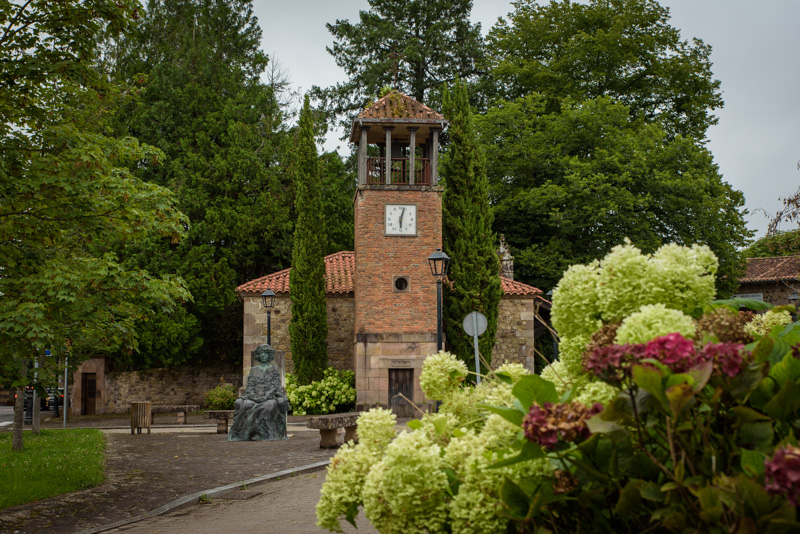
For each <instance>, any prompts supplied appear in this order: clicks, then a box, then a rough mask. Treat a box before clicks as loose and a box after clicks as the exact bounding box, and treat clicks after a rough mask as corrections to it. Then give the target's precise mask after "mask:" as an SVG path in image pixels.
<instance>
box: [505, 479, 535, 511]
mask: <svg viewBox="0 0 800 534" xmlns="http://www.w3.org/2000/svg"><path fill="white" fill-rule="evenodd" d="M500 499H501V500H502V501H503V503H505V505H506V506H508V508H509V512H510V513H511V516H512V517H516V518H518V519H524V518H525V517H526V516H527V515H528V510H529V509H530V505H531V500H530V497H528V495H526V494H525V492H524V491H522V488H520V487H519V486H518V485H517V484H515V483H514V481H513V480H511V479H510V478H508V477H506V478H505V480H504V481H503V485H502V486H501V487H500Z"/></svg>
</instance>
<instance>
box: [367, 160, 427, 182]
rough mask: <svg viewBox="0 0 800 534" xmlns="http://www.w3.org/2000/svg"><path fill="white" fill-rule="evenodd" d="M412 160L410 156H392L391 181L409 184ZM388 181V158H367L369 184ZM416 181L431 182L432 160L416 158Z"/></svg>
mask: <svg viewBox="0 0 800 534" xmlns="http://www.w3.org/2000/svg"><path fill="white" fill-rule="evenodd" d="M410 167H411V161H410V160H409V159H408V158H392V168H391V175H390V183H392V184H408V183H409V177H408V174H409V173H408V171H409V169H410ZM385 183H386V158H367V184H385ZM414 183H415V184H419V185H430V184H431V160H430V159H428V158H414Z"/></svg>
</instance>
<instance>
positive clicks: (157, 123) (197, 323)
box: [109, 0, 294, 368]
mask: <svg viewBox="0 0 800 534" xmlns="http://www.w3.org/2000/svg"><path fill="white" fill-rule="evenodd" d="M261 38H262V33H261V29H260V28H259V26H258V21H257V20H256V18H255V17H254V16H253V13H252V5H251V2H250V1H249V0H231V1H228V2H221V1H218V0H151V1H150V2H149V4H148V7H147V11H146V12H145V13H144V16H143V17H142V19H141V22H140V25H139V27H138V31H137V34H136V37H135V39H132V40H130V39H129V40H124V41H122V42H120V43H118V46H111V47H109V49H110V50H111V51H112V52H110V53H109V55H110V56H112V57H114V55H115V52H114V51H115V50H117V49H120V50H122V52H121V53H119V54H117V55H118V59H117V60H116V61H115V62H114V65H115V68H116V69H117V70H116V74H117V75H118V76H119V77H121V78H123V79H133V80H137V79H139V78H140V75H139V74H140V73H142V75H143V76H141V77H142V78H144V79H146V80H147V83H146V85H145V86H144V88H143V89H142V91H141V93H140V95H139V98H138V101H137V103H136V105H135V106H132V107H131V108H130V109H129V110H128V111H127V113H126V114H125V116H124V117H123V120H121V121H120V127H121V128H123V129H124V130H125V131H130V132H131V133H132V134H133V135H136V136H137V137H138V138H139V139H141V140H143V141H144V142H148V143H151V144H153V145H155V146H157V147H159V148H160V149H161V150H163V151H164V153H165V154H166V156H167V160H166V164H165V165H164V166H162V167H160V168H156V169H149V168H144V169H138V170H137V173H138V175H139V176H141V177H142V178H144V179H146V180H148V181H150V182H153V183H156V184H160V185H163V186H166V187H168V188H170V189H172V190H173V191H174V192H175V194H176V195H177V197H178V199H179V205H180V208H181V210H182V211H183V212H184V213H186V215H187V216H188V217H189V220H190V223H189V225H188V238H187V239H186V240H184V241H183V242H181V243H179V244H177V245H172V244H170V243H167V242H165V241H164V240H153V241H152V242H151V243H150V244H149V245H148V246H147V247H142V248H138V249H134V250H131V249H129V250H128V251H127V254H128V255H127V257H128V261H129V262H130V263H131V264H133V265H139V266H143V267H146V268H148V269H151V270H153V271H155V272H160V273H169V272H174V273H179V274H180V275H181V276H182V277H183V278H184V279H185V280H186V282H187V284H188V286H189V288H190V290H191V292H192V294H193V295H194V297H195V298H194V301H193V302H191V303H187V305H186V306H185V307H184V308H183V309H182V310H180V312H179V313H176V314H173V315H172V316H170V317H156V318H152V319H151V320H150V321H147V322H143V323H141V324H140V325H139V327H138V328H139V330H140V333H141V337H142V341H143V343H142V346H141V347H140V351H139V353H136V354H133V355H131V356H130V357H129V358H128V359H127V360H126V361H127V363H128V365H129V366H131V367H139V368H142V367H144V368H146V367H152V366H165V365H175V364H179V363H182V362H183V361H186V360H187V359H188V358H190V357H191V358H194V359H195V360H198V359H199V360H204V361H219V360H228V361H230V360H238V359H239V358H240V357H241V356H240V355H241V336H242V328H241V322H242V313H243V312H242V306H241V302H239V300H238V299H237V297H236V294H235V289H236V287H237V286H238V285H240V284H242V283H244V282H246V281H248V280H251V279H253V278H257V277H259V276H263V275H265V274H268V273H270V272H274V271H276V270H280V269H282V268H285V267H287V266H288V265H289V264H290V259H291V248H292V231H293V228H294V225H293V216H294V214H293V200H294V191H293V188H292V187H293V186H292V184H291V181H290V179H289V177H288V176H287V173H286V171H285V169H286V167H287V166H288V162H289V153H290V148H291V140H290V138H289V125H288V124H287V120H286V110H285V107H282V106H281V105H279V103H278V97H279V96H280V95H279V94H278V93H276V91H280V90H281V89H282V88H283V86H284V85H285V84H284V82H283V80H282V79H280V78H281V77H280V75H278V76H277V78H278V80H277V82H276V81H275V79H274V78H275V76H272V79H268V80H267V82H266V83H265V82H263V81H262V80H261V75H262V74H263V73H264V72H265V70H266V69H267V66H268V58H267V57H266V55H264V54H263V53H262V52H261V50H260V46H261ZM272 74H275V73H274V72H273V73H272ZM123 356H124V355H120V357H121V358H122V357H123Z"/></svg>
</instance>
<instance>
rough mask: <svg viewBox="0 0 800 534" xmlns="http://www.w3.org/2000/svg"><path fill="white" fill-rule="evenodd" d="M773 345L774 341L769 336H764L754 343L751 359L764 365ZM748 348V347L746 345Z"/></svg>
mask: <svg viewBox="0 0 800 534" xmlns="http://www.w3.org/2000/svg"><path fill="white" fill-rule="evenodd" d="M774 345H775V339H774V338H773V337H771V336H764V337H762V338H761V339H760V340H758V342H756V345H755V347H753V348H752V349H748V350H751V351H752V353H753V358H754V360H755V361H756V362H758V363H764V362H766V361H768V360H769V356H770V354H771V353H772V348H773V346H774ZM748 347H749V345H748Z"/></svg>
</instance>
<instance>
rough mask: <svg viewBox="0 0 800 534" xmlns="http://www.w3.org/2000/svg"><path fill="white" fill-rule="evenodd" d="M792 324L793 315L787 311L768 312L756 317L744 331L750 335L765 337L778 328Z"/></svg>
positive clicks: (745, 326)
mask: <svg viewBox="0 0 800 534" xmlns="http://www.w3.org/2000/svg"><path fill="white" fill-rule="evenodd" d="M791 322H792V314H790V313H789V312H788V311H786V310H780V311H775V310H768V311H767V312H766V313H763V314H760V315H756V316H755V317H753V319H752V320H751V321H750V322H749V323H747V324H746V325H744V331H745V332H747V333H748V334H750V335H758V336H763V335H765V334H767V333H769V331H770V330H772V329H773V328H775V327H776V326H786V325H787V324H789V323H791Z"/></svg>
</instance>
